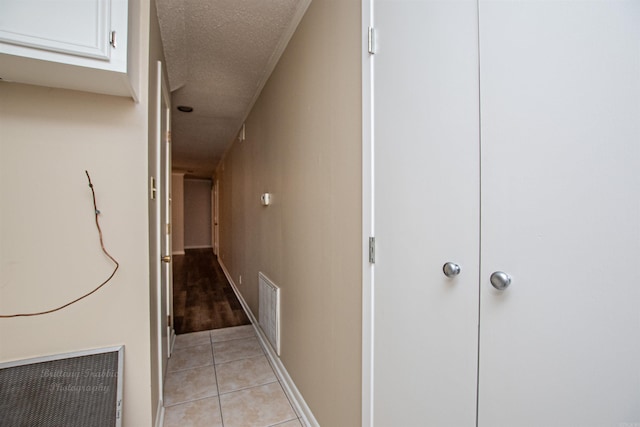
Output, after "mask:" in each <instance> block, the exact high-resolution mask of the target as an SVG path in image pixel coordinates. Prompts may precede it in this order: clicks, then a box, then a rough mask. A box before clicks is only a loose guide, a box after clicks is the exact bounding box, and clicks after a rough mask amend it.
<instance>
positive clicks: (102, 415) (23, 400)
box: [0, 346, 124, 427]
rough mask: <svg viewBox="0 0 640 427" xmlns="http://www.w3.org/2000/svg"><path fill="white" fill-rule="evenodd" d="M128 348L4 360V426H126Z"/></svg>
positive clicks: (0, 407) (0, 382)
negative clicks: (124, 377)
mask: <svg viewBox="0 0 640 427" xmlns="http://www.w3.org/2000/svg"><path fill="white" fill-rule="evenodd" d="M123 352H124V347H123V346H119V347H110V348H103V349H97V350H87V351H82V352H76V353H68V354H61V355H55V356H47V357H39V358H35V359H28V360H19V361H15V362H5V363H0V427H27V426H28V427H40V426H42V427H58V426H60V427H114V426H115V427H120V426H121V419H122V417H121V410H122V365H123V363H122V362H123Z"/></svg>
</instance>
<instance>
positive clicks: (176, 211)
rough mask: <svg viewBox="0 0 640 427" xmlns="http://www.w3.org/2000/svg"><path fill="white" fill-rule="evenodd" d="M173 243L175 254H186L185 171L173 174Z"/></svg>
mask: <svg viewBox="0 0 640 427" xmlns="http://www.w3.org/2000/svg"><path fill="white" fill-rule="evenodd" d="M171 243H172V246H173V248H172V250H173V253H174V254H176V255H184V173H172V174H171Z"/></svg>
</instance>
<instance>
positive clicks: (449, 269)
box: [442, 262, 460, 277]
mask: <svg viewBox="0 0 640 427" xmlns="http://www.w3.org/2000/svg"><path fill="white" fill-rule="evenodd" d="M442 272H443V273H444V275H445V276H447V277H456V276H457V275H458V274H460V266H459V265H458V264H456V263H454V262H448V263H446V264H445V265H443V266H442Z"/></svg>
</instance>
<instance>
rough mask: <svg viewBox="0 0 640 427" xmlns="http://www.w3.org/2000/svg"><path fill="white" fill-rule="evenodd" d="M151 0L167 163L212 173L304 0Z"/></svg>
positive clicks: (292, 27)
mask: <svg viewBox="0 0 640 427" xmlns="http://www.w3.org/2000/svg"><path fill="white" fill-rule="evenodd" d="M156 2H157V7H158V20H159V22H160V32H161V35H162V42H163V45H164V53H165V58H166V68H167V74H168V78H169V89H170V91H171V92H172V96H171V97H172V101H171V102H172V105H173V110H172V113H171V114H172V120H171V122H172V131H171V136H172V138H171V140H172V144H173V150H172V153H173V168H174V170H181V171H184V172H187V173H189V174H191V175H197V176H211V175H212V174H213V170H214V169H215V166H216V165H217V163H218V162H219V161H220V159H221V157H222V155H223V154H224V151H225V150H226V148H227V147H228V146H229V144H230V143H231V141H232V140H233V139H234V138H235V136H236V135H237V133H238V130H239V129H240V127H241V126H242V122H243V121H244V119H245V118H246V116H247V114H248V112H249V110H250V109H251V107H252V106H253V103H254V102H255V100H256V98H257V96H258V95H259V93H260V91H261V90H262V87H263V86H264V84H265V83H266V81H267V79H268V78H269V75H270V74H271V72H272V71H273V68H274V67H275V65H276V63H277V61H278V59H279V58H280V55H281V54H282V52H283V50H284V48H285V47H286V44H287V43H288V41H289V39H290V38H291V36H292V35H293V32H294V31H295V28H296V27H297V25H298V23H299V22H300V19H302V16H303V14H304V12H305V11H306V9H307V7H308V6H309V3H310V2H311V0H156ZM178 105H187V106H190V107H193V112H191V113H183V112H180V111H178V110H177V109H176V107H177V106H178Z"/></svg>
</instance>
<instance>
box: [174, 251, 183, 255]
mask: <svg viewBox="0 0 640 427" xmlns="http://www.w3.org/2000/svg"><path fill="white" fill-rule="evenodd" d="M172 254H173V255H184V251H173V252H172Z"/></svg>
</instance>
